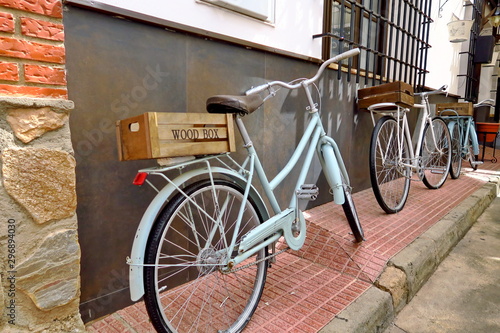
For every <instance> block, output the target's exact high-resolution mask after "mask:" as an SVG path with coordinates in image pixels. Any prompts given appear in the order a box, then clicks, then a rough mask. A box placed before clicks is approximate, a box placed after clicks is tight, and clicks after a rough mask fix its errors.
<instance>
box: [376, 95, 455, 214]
mask: <svg viewBox="0 0 500 333" xmlns="http://www.w3.org/2000/svg"><path fill="white" fill-rule="evenodd" d="M445 89H446V86H443V87H441V88H440V89H437V90H433V91H427V92H421V93H415V95H416V96H420V97H421V99H422V104H415V105H414V107H415V108H419V109H420V113H419V116H420V118H419V120H418V121H417V126H416V128H415V133H416V134H417V135H416V136H415V137H414V140H413V141H412V136H411V135H410V128H409V125H408V119H407V113H408V112H410V109H409V108H405V107H402V106H399V105H397V104H395V103H376V104H373V105H371V106H370V107H368V110H369V111H370V114H371V116H372V121H373V124H374V126H375V127H374V129H373V132H372V138H371V143H370V161H369V163H370V179H371V183H372V189H373V192H374V194H375V197H376V199H377V202H378V203H379V205H380V207H381V208H382V209H383V210H384V211H385V212H386V213H388V214H393V213H397V212H399V211H401V210H402V209H403V207H404V205H405V203H406V200H407V198H408V192H409V189H410V182H411V180H412V177H413V175H414V174H415V173H416V174H417V175H418V179H419V180H421V181H423V183H424V184H425V185H426V186H427V187H428V188H430V189H437V188H439V187H441V186H442V185H443V184H444V182H445V181H446V178H447V177H448V172H449V168H450V163H451V149H450V144H451V138H450V133H449V131H448V127H447V125H446V123H445V122H444V120H443V119H442V118H440V117H433V116H432V115H431V111H430V105H429V98H428V96H429V95H432V94H441V93H443V92H444V91H445ZM375 114H379V115H382V117H381V118H380V119H379V120H378V121H376V120H375Z"/></svg>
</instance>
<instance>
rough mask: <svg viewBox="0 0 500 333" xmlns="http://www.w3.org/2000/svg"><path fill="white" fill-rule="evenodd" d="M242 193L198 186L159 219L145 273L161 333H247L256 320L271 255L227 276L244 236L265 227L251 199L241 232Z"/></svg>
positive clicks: (219, 185)
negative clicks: (239, 224) (245, 329)
mask: <svg viewBox="0 0 500 333" xmlns="http://www.w3.org/2000/svg"><path fill="white" fill-rule="evenodd" d="M243 193H244V191H243V189H242V188H240V187H239V186H237V185H235V184H233V183H231V182H228V181H225V180H215V181H214V183H212V182H211V181H210V180H205V181H199V182H197V183H194V184H192V185H190V186H188V187H186V189H184V194H185V195H184V194H181V193H179V194H177V195H176V196H174V197H173V199H172V200H171V201H170V202H169V203H168V204H167V206H166V207H165V209H164V210H163V212H162V213H161V215H160V216H159V219H158V220H157V222H156V224H155V225H154V227H153V230H152V233H151V235H150V239H149V240H148V244H147V247H146V254H145V255H146V260H145V263H146V266H145V267H144V288H145V296H144V298H145V304H146V309H147V311H148V314H149V316H150V319H151V321H152V323H153V325H154V327H155V329H156V330H157V331H158V332H176V333H177V332H179V333H181V332H217V331H219V332H222V331H223V332H240V331H241V330H242V329H243V328H244V327H245V325H246V324H247V323H248V321H249V320H250V317H251V316H252V314H253V312H254V311H255V308H256V307H257V304H258V302H259V299H260V297H261V295H262V290H263V288H264V284H265V280H266V274H267V264H268V263H267V261H266V260H264V258H265V257H266V256H267V255H268V250H267V248H263V249H261V250H260V251H258V252H257V254H255V255H253V256H251V257H250V258H249V259H247V260H246V261H244V262H243V263H242V264H240V265H239V266H236V267H233V269H232V270H231V272H229V273H228V272H224V271H223V270H222V268H223V267H225V264H226V263H227V260H228V259H229V257H234V255H236V254H237V250H238V244H239V242H240V240H241V238H242V237H243V235H245V234H246V233H248V232H249V231H250V230H252V229H253V228H255V227H257V226H258V225H259V224H260V223H261V221H262V219H261V214H259V211H258V209H257V208H256V205H254V204H253V203H252V201H251V200H248V201H247V203H246V206H245V207H244V210H243V212H244V213H243V218H242V220H241V226H240V228H237V227H236V226H235V223H236V220H237V216H238V213H239V211H240V207H241V205H242V204H243ZM235 235H236V240H237V241H236V245H235V248H234V249H229V248H228V247H229V245H230V244H231V241H232V239H233V236H235Z"/></svg>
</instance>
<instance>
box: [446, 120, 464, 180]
mask: <svg viewBox="0 0 500 333" xmlns="http://www.w3.org/2000/svg"><path fill="white" fill-rule="evenodd" d="M448 128H449V131H450V138H451V163H450V175H451V178H453V179H457V178H458V177H460V171H461V170H462V138H461V133H460V132H461V131H460V126H459V125H458V123H456V122H452V123H450V124H449V127H448Z"/></svg>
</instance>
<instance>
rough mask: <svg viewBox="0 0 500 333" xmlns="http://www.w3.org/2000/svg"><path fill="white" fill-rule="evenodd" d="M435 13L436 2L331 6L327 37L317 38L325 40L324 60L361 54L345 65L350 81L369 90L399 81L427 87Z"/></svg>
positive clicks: (344, 1)
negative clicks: (357, 51) (351, 51)
mask: <svg viewBox="0 0 500 333" xmlns="http://www.w3.org/2000/svg"><path fill="white" fill-rule="evenodd" d="M430 11H431V0H416V1H412V2H410V1H409V0H329V1H325V8H324V24H323V29H324V32H323V33H322V34H318V35H314V36H313V38H319V37H325V38H324V39H323V58H324V59H327V58H330V57H332V56H334V55H336V54H339V53H342V52H343V51H345V50H347V49H349V48H354V47H359V48H361V50H362V52H361V55H360V56H359V57H358V59H355V60H353V59H349V60H344V62H345V63H344V64H343V67H344V68H345V69H346V70H347V76H348V77H347V79H348V80H350V79H351V75H353V74H354V75H355V76H356V82H357V83H361V84H365V85H377V84H381V83H385V82H389V81H396V80H400V81H405V82H407V83H410V84H412V85H413V86H414V87H415V88H417V87H419V86H420V87H423V86H425V75H426V74H427V73H428V71H427V70H426V67H427V60H426V59H427V50H428V49H429V48H430V45H429V43H428V41H429V24H430V23H431V22H432V19H431V17H430ZM352 69H355V70H354V71H352ZM339 78H340V70H339Z"/></svg>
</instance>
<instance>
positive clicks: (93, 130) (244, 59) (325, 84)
mask: <svg viewBox="0 0 500 333" xmlns="http://www.w3.org/2000/svg"><path fill="white" fill-rule="evenodd" d="M64 24H65V34H66V52H67V70H68V90H69V95H70V99H72V100H73V101H74V102H75V106H76V107H75V110H74V111H73V112H72V114H71V117H70V125H71V131H72V140H73V145H74V148H75V153H76V158H77V195H78V211H77V212H78V221H79V239H80V243H81V247H82V273H81V277H82V295H81V303H82V304H81V313H82V317H83V319H84V321H89V320H92V319H95V318H97V317H99V316H102V315H105V314H107V313H111V312H113V311H116V310H118V309H120V308H122V307H124V306H126V305H128V304H130V300H129V294H128V271H127V269H128V266H127V265H126V264H125V257H126V256H127V255H129V253H130V249H131V246H132V241H133V237H134V234H135V230H136V228H137V225H138V223H139V220H140V218H141V216H142V214H143V212H144V210H145V209H146V207H147V205H148V203H149V202H150V201H151V199H152V197H153V196H154V192H153V191H152V190H151V189H149V188H148V187H144V188H139V187H135V186H132V185H131V181H132V179H133V177H134V175H135V173H136V171H137V170H138V169H140V168H142V167H146V166H152V165H153V164H154V163H155V162H154V161H129V162H118V158H117V150H116V138H115V132H114V122H115V121H116V120H118V119H123V118H127V117H131V116H134V115H137V114H141V113H143V112H146V111H157V112H161V111H170V112H172V111H173V112H205V101H206V99H207V98H208V97H210V96H212V95H215V94H242V93H243V92H244V91H245V90H247V89H248V88H250V87H251V86H255V85H258V84H261V83H263V82H264V81H269V80H284V81H286V80H292V79H296V78H299V77H310V76H312V75H313V74H314V73H315V72H316V70H317V68H318V67H317V65H316V64H313V63H310V62H306V61H301V60H297V59H293V58H287V57H283V56H279V55H274V54H269V53H265V52H263V51H258V50H251V49H247V48H245V47H241V46H236V45H232V44H228V43H222V42H216V41H212V40H207V39H204V38H200V37H196V36H192V35H189V34H184V33H176V32H172V31H168V30H165V29H162V28H160V27H155V26H150V25H146V24H142V23H137V22H131V21H127V20H124V19H120V18H113V17H110V16H108V15H105V14H100V13H97V12H93V11H89V10H86V9H81V8H77V7H72V6H69V7H68V11H67V12H66V13H65V17H64ZM318 88H319V91H320V94H321V96H322V101H321V107H322V108H321V109H322V110H321V112H322V113H321V117H322V119H323V120H324V122H325V124H326V128H327V130H328V133H329V134H330V135H332V136H333V137H334V139H335V140H337V142H338V144H339V146H340V149H341V150H342V153H343V154H344V158H345V162H346V164H347V166H348V170H349V172H350V174H351V177H352V183H353V186H354V190H355V191H359V190H361V189H364V188H366V187H367V186H368V185H369V176H368V155H367V149H368V146H369V137H370V134H371V127H372V124H371V120H370V119H369V115H367V114H364V113H360V114H358V111H357V109H356V104H355V100H354V96H355V95H356V94H355V92H356V87H355V85H354V84H348V83H347V82H346V80H345V78H344V79H343V80H342V81H339V80H338V79H337V73H336V72H335V71H327V72H326V76H325V77H324V78H323V79H321V81H320V82H319V84H318ZM306 105H307V101H306V99H305V96H304V94H303V93H302V92H300V91H299V92H298V93H296V92H294V93H290V92H288V91H286V90H281V91H280V92H279V93H278V94H277V96H276V97H275V98H273V99H271V100H269V101H268V102H267V103H266V105H265V106H264V107H262V108H261V109H259V110H257V111H256V112H254V113H253V114H251V115H249V116H248V117H245V119H244V122H245V124H246V125H247V129H248V131H249V133H250V135H251V136H252V138H253V139H254V144H255V146H256V149H257V151H258V152H259V153H260V154H261V158H262V162H263V164H264V167H265V168H266V170H268V171H269V176H270V178H272V177H274V176H275V175H276V173H277V172H278V170H280V168H282V167H283V166H284V165H285V163H286V161H287V160H288V158H289V157H290V156H291V154H292V149H293V147H294V144H296V143H298V141H299V140H300V136H299V135H301V134H302V131H303V130H304V127H305V123H306V119H307V117H308V116H309V114H308V112H307V111H306V110H305V107H306ZM353 119H357V122H356V123H354V122H353ZM338 121H341V123H340V126H337V122H338ZM237 143H238V147H239V148H238V149H239V152H238V153H236V154H234V155H235V156H236V158H237V159H239V158H241V157H242V152H243V148H241V140H240V138H239V137H238V135H237ZM296 175H297V171H294V172H293V173H292V175H291V178H290V181H286V182H285V183H284V184H283V185H282V186H280V187H279V188H278V197H279V201H280V203H281V204H283V205H287V204H288V200H289V198H288V196H286V195H284V193H288V192H289V191H290V190H291V189H293V186H294V185H295V176H296ZM308 178H309V179H308V181H310V182H311V183H315V182H317V181H318V182H319V186H320V188H321V197H320V198H319V199H318V200H317V201H315V202H313V203H311V204H310V205H318V204H321V203H324V202H327V201H331V195H330V194H329V191H328V186H327V185H326V181H325V179H324V176H323V175H322V173H321V169H320V166H319V162H318V161H315V163H314V165H313V168H312V171H311V173H310V176H308ZM346 223H347V222H346Z"/></svg>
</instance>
